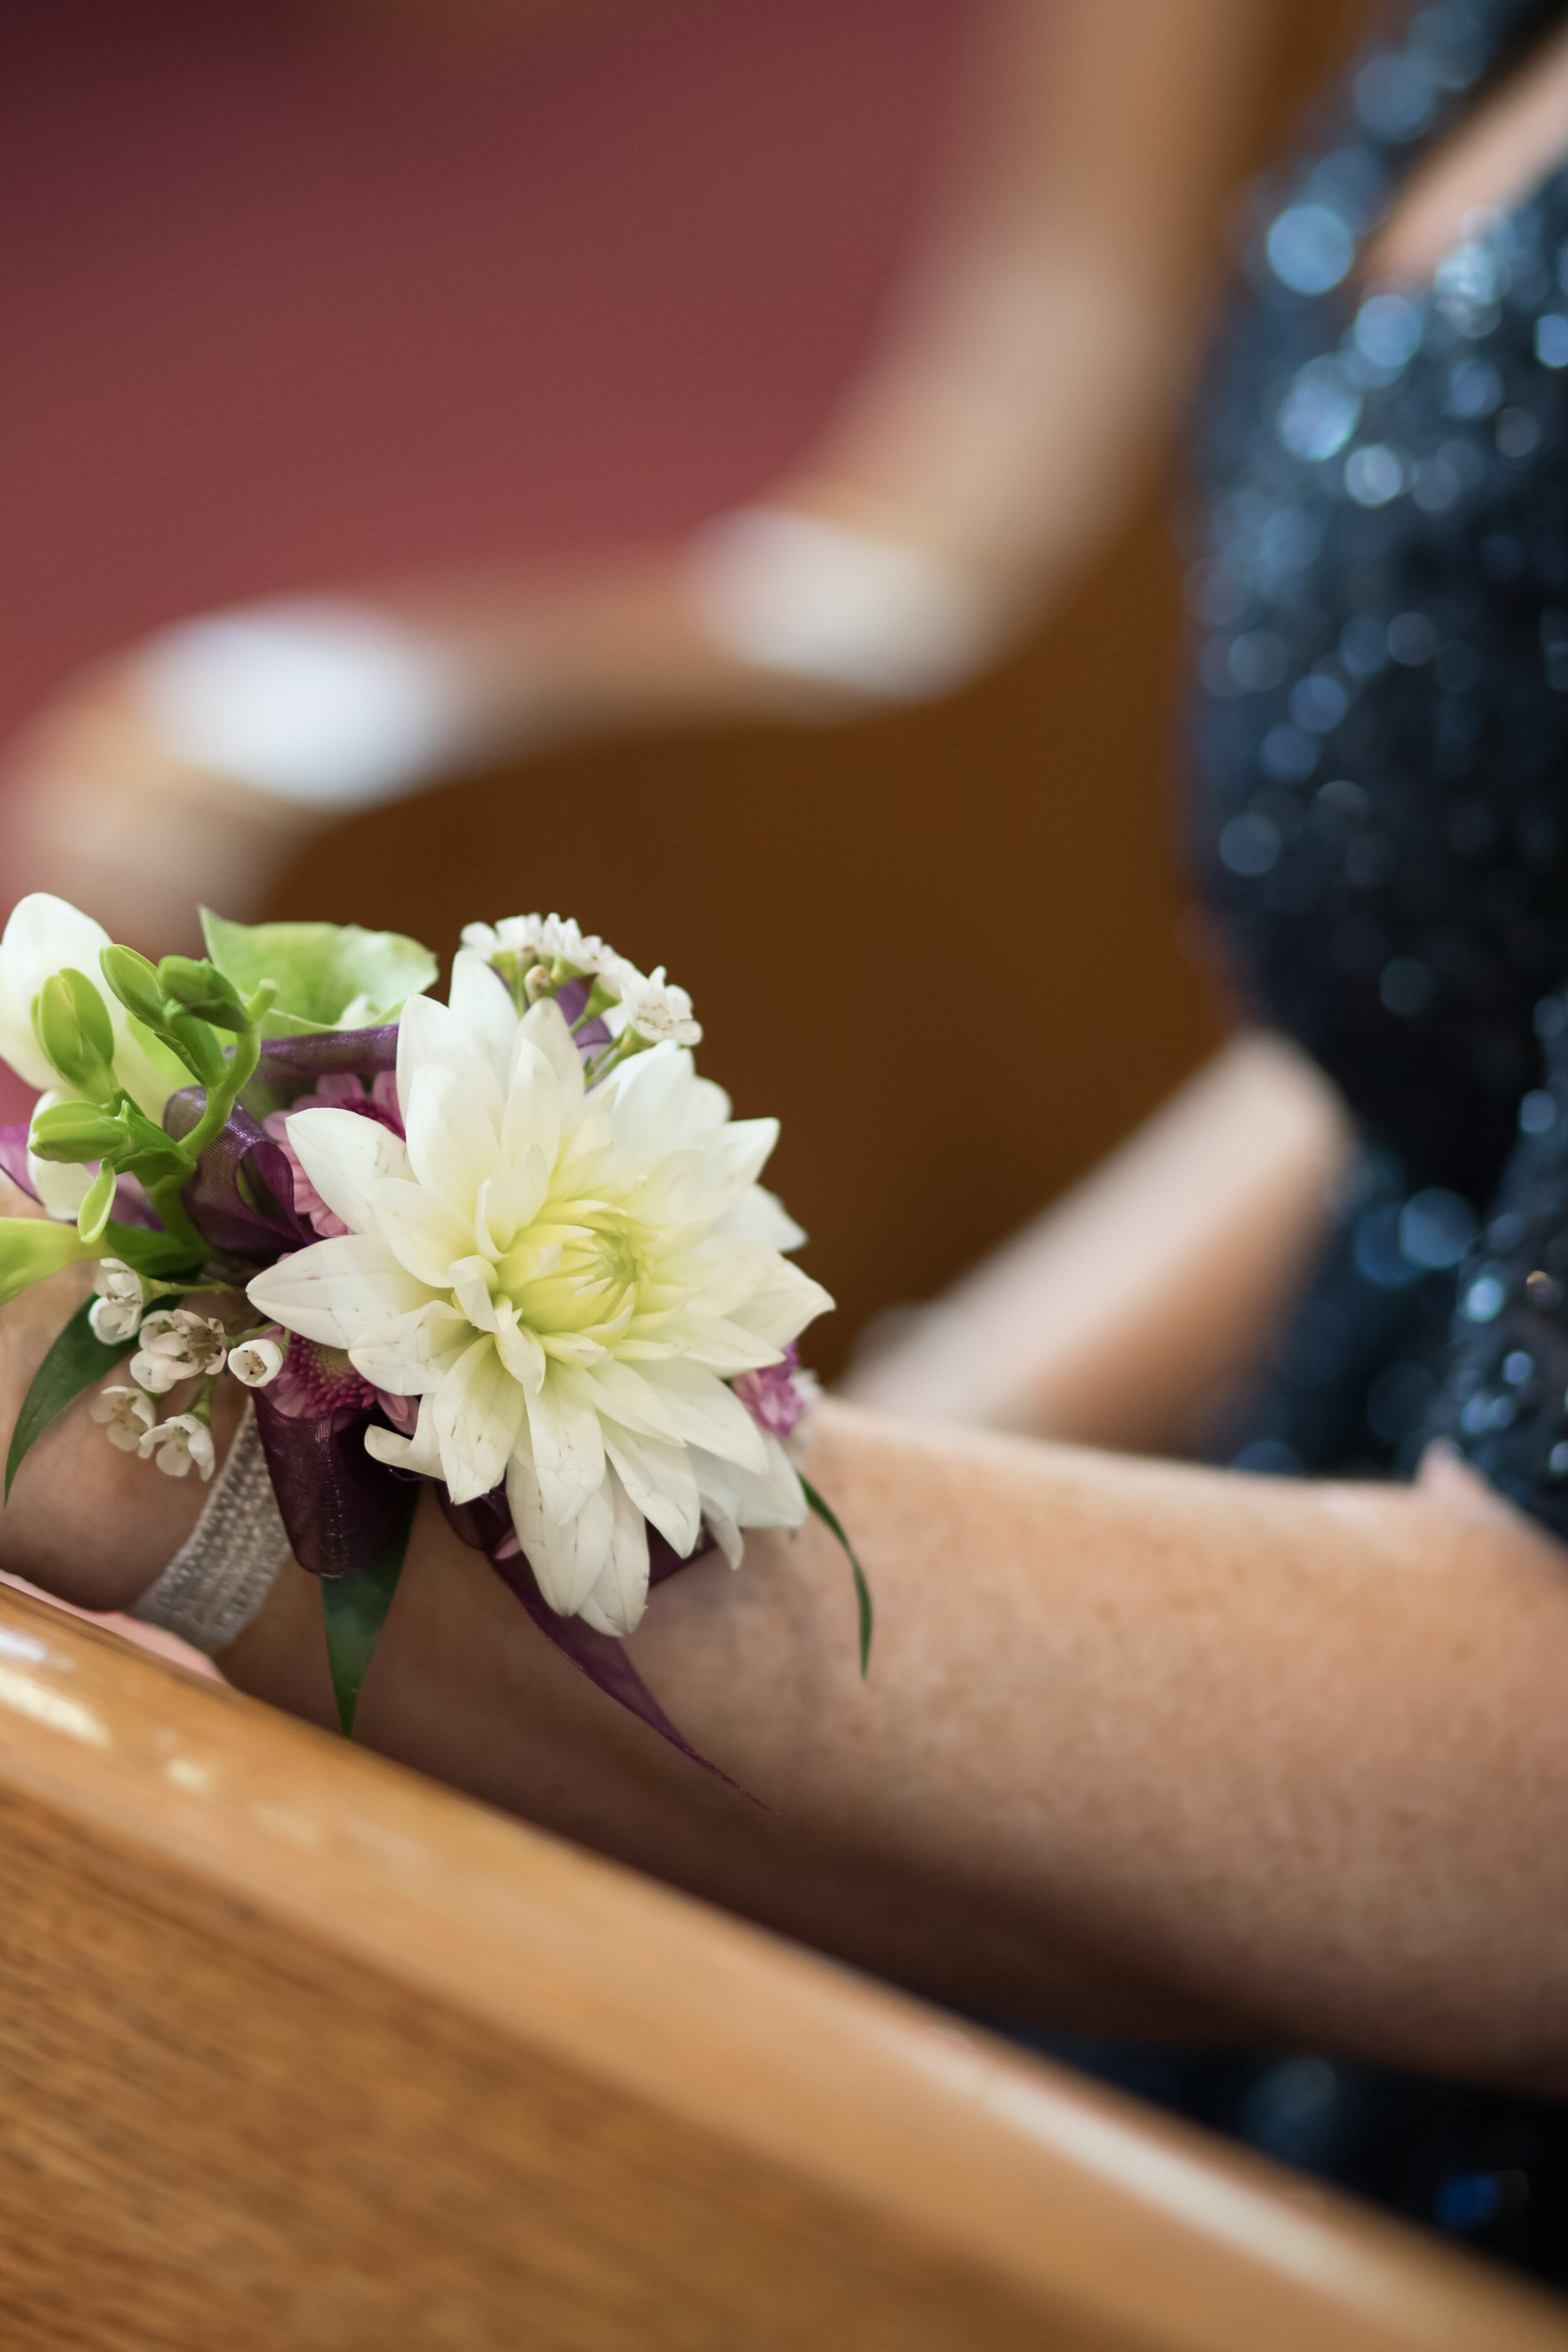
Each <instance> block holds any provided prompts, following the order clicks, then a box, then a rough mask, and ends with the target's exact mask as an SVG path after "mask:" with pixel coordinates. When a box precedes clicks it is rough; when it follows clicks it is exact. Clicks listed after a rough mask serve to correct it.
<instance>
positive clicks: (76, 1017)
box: [33, 967, 115, 1102]
mask: <svg viewBox="0 0 1568 2352" xmlns="http://www.w3.org/2000/svg"><path fill="white" fill-rule="evenodd" d="M33 1029H34V1034H36V1035H37V1041H38V1045H39V1049H40V1051H41V1052H42V1053H43V1054H44V1055H45V1057H46V1058H47V1060H48V1061H49V1062H50V1063H51V1064H52V1065H53V1066H54V1067H55V1068H56V1069H57V1070H58V1072H59V1074H60V1076H61V1077H62V1078H63V1080H64V1081H65V1083H66V1085H67V1086H68V1087H74V1088H75V1089H76V1091H77V1093H78V1094H79V1095H85V1096H86V1097H87V1098H88V1100H89V1102H107V1101H108V1100H109V1098H110V1096H111V1095H112V1094H113V1093H114V1090H115V1082H114V1031H113V1029H112V1028H111V1026H110V1019H109V1009H108V1007H107V1006H106V1005H105V1003H104V1002H103V999H102V997H101V996H100V994H99V992H98V991H97V989H96V988H95V987H94V986H93V984H92V982H91V981H90V980H89V978H88V976H87V974H86V972H84V971H74V970H72V969H71V968H70V967H67V969H66V970H65V971H57V972H51V974H50V975H49V977H48V979H47V980H46V981H45V982H44V984H43V986H42V988H40V989H39V991H38V992H37V996H35V997H34V999H33Z"/></svg>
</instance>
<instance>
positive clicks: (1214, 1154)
mask: <svg viewBox="0 0 1568 2352" xmlns="http://www.w3.org/2000/svg"><path fill="white" fill-rule="evenodd" d="M1350 1150H1351V1130H1350V1126H1349V1121H1348V1119H1347V1118H1346V1115H1345V1113H1344V1110H1343V1108H1342V1105H1341V1104H1340V1102H1339V1099H1338V1097H1336V1095H1335V1094H1334V1092H1333V1089H1332V1088H1331V1086H1330V1085H1329V1083H1328V1081H1327V1080H1326V1079H1325V1078H1324V1077H1323V1076H1321V1073H1320V1072H1319V1071H1318V1070H1316V1069H1315V1068H1314V1067H1313V1066H1312V1065H1311V1064H1310V1062H1309V1061H1308V1060H1307V1059H1306V1057H1305V1056H1304V1055H1302V1054H1301V1053H1300V1051H1299V1049H1298V1048H1297V1047H1296V1046H1294V1045H1290V1044H1289V1042H1288V1041H1287V1040H1285V1039H1283V1038H1280V1037H1276V1036H1273V1035H1271V1034H1268V1033H1267V1032H1263V1031H1253V1032H1249V1033H1246V1034H1243V1035H1242V1036H1240V1037H1237V1038H1236V1039H1235V1040H1234V1041H1233V1042H1232V1043H1231V1044H1230V1045H1227V1046H1226V1047H1225V1048H1224V1050H1223V1051H1222V1052H1221V1053H1219V1054H1217V1055H1215V1057H1214V1059H1213V1060H1212V1061H1211V1062H1209V1063H1208V1064H1206V1065H1205V1067H1204V1068H1203V1069H1202V1070H1200V1071H1199V1072H1198V1073H1197V1075H1196V1076H1194V1078H1192V1079H1190V1080H1189V1081H1188V1082H1187V1084H1186V1085H1185V1086H1184V1087H1182V1088H1181V1090H1180V1091H1179V1092H1178V1093H1177V1094H1176V1095H1174V1096H1173V1097H1172V1098H1171V1100H1170V1101H1169V1102H1168V1103H1165V1104H1163V1106H1162V1107H1161V1108H1160V1109H1159V1110H1158V1111H1156V1112H1155V1113H1154V1114H1153V1116H1152V1118H1149V1119H1148V1120H1147V1121H1146V1122H1145V1124H1144V1125H1143V1126H1142V1128H1140V1129H1138V1130H1137V1132H1136V1133H1135V1134H1134V1135H1132V1136H1131V1137H1130V1138H1129V1139H1128V1140H1127V1142H1126V1143H1125V1144H1123V1145H1122V1146H1121V1149H1120V1150H1118V1151H1117V1152H1116V1153H1114V1154H1113V1155H1112V1157H1111V1158H1110V1159H1109V1160H1106V1161H1104V1162H1103V1163H1102V1165H1101V1166H1100V1168H1098V1169H1096V1170H1095V1171H1093V1173H1092V1174H1091V1175H1089V1177H1088V1178H1086V1179H1085V1181H1083V1183H1081V1184H1080V1185H1079V1186H1078V1187H1076V1189H1075V1190H1074V1191H1073V1192H1070V1193H1068V1196H1067V1197H1066V1199H1065V1200H1063V1201H1061V1202H1058V1203H1057V1204H1056V1205H1055V1206H1054V1207H1053V1208H1051V1209H1049V1210H1047V1212H1046V1213H1045V1214H1044V1215H1043V1216H1041V1217H1040V1218H1038V1219H1037V1221H1036V1222H1035V1223H1033V1224H1032V1225H1029V1226H1027V1227H1026V1229H1025V1231H1024V1232H1023V1233H1021V1234H1017V1235H1016V1237H1015V1239H1014V1240H1012V1241H1011V1242H1008V1243H1006V1244H1005V1245H1004V1246H1003V1247H1002V1248H1001V1249H999V1250H998V1251H996V1252H995V1253H994V1255H993V1256H991V1257H990V1258H988V1259H987V1260H986V1261H985V1262H984V1265H980V1266H978V1267H977V1268H976V1269H975V1270H974V1272H973V1274H970V1275H968V1276H965V1277H964V1279H963V1281H962V1282H960V1283H958V1284H957V1285H956V1286H954V1288H953V1289H952V1291H950V1292H949V1293H948V1294H947V1296H946V1297H943V1298H941V1299H938V1300H937V1301H936V1302H935V1303H934V1304H933V1305H932V1306H931V1307H927V1308H924V1309H922V1310H921V1311H920V1312H919V1313H918V1314H917V1315H916V1316H915V1317H914V1318H911V1319H910V1320H909V1321H907V1322H906V1323H905V1325H904V1328H902V1329H901V1330H899V1331H897V1332H896V1334H895V1336H892V1337H890V1338H889V1339H888V1340H887V1342H886V1343H885V1344H884V1345H883V1346H882V1347H881V1348H878V1347H877V1345H876V1342H875V1336H873V1342H872V1345H871V1347H870V1349H868V1351H866V1352H865V1353H864V1354H863V1356H862V1358H861V1359H860V1360H858V1362H857V1364H856V1365H855V1366H854V1367H853V1368H852V1370H851V1373H850V1377H849V1379H848V1381H847V1383H846V1386H845V1393H846V1394H847V1395H849V1396H850V1397H852V1398H854V1399H855V1400H856V1401H857V1402H860V1403H864V1404H868V1405H870V1406H872V1407H874V1408H875V1409H876V1410H877V1411H879V1412H890V1413H896V1414H899V1415H900V1416H904V1417H907V1418H910V1419H913V1420H919V1421H960V1422H967V1423H977V1424H981V1425H989V1426H992V1427H997V1428H1010V1429H1023V1430H1031V1431H1035V1432H1037V1433H1042V1434H1049V1435H1053V1436H1058V1437H1063V1438H1069V1439H1072V1440H1075V1441H1077V1442H1079V1443H1081V1444H1095V1445H1115V1446H1127V1447H1132V1448H1138V1449H1142V1450H1149V1451H1153V1450H1160V1449H1171V1450H1174V1451H1180V1450H1182V1449H1183V1448H1184V1447H1185V1446H1186V1445H1188V1444H1190V1443H1191V1442H1192V1439H1193V1435H1194V1424H1195V1423H1196V1421H1197V1419H1198V1417H1199V1415H1200V1413H1201V1411H1202V1409H1203V1408H1204V1407H1205V1405H1206V1404H1208V1403H1210V1402H1212V1401H1213V1400H1214V1399H1215V1398H1216V1397H1217V1396H1220V1395H1222V1394H1223V1393H1224V1392H1225V1391H1226V1388H1227V1387H1228V1386H1230V1385H1232V1384H1234V1383H1235V1382H1236V1381H1237V1380H1238V1379H1240V1378H1241V1377H1243V1376H1244V1375H1245V1373H1246V1372H1247V1371H1248V1370H1250V1369H1251V1368H1252V1366H1253V1365H1254V1364H1255V1363H1256V1362H1257V1360H1258V1357H1259V1356H1260V1354H1261V1352H1262V1350H1263V1349H1264V1347H1265V1346H1266V1344H1267V1340H1268V1335H1269V1334H1270V1332H1271V1331H1272V1330H1274V1329H1275V1328H1277V1327H1278V1322H1279V1315H1280V1313H1281V1311H1282V1310H1283V1308H1284V1307H1285V1306H1286V1304H1287V1302H1288V1300H1289V1297H1290V1295H1291V1293H1292V1292H1293V1290H1294V1289H1295V1288H1296V1287H1297V1286H1298V1285H1299V1284H1300V1281H1301V1278H1302V1276H1303V1275H1304V1273H1305V1271H1306V1269H1307V1267H1308V1266H1309V1265H1310V1261H1311V1257H1312V1255H1313V1252H1314V1251H1315V1250H1316V1249H1317V1248H1318V1247H1319V1246H1320V1244H1321V1239H1322V1236H1323V1234H1324V1233H1325V1231H1326V1228H1327V1222H1328V1216H1329V1210H1330V1203H1331V1193H1332V1189H1333V1186H1334V1182H1335V1181H1336V1179H1337V1177H1338V1176H1339V1174H1340V1173H1341V1171H1342V1169H1343V1167H1344V1165H1345V1161H1346V1160H1347V1158H1348V1155H1349V1152H1350Z"/></svg>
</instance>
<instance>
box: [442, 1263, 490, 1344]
mask: <svg viewBox="0 0 1568 2352" xmlns="http://www.w3.org/2000/svg"><path fill="white" fill-rule="evenodd" d="M489 1274H490V1265H489V1259H488V1258H483V1257H459V1258H455V1259H454V1260H453V1262H452V1266H451V1276H452V1295H453V1297H455V1298H456V1300H457V1302H458V1306H459V1307H461V1308H462V1310H463V1313H464V1314H465V1315H466V1316H467V1317H468V1320H469V1322H470V1323H471V1324H472V1325H473V1327H474V1328H475V1330H476V1331H491V1332H493V1331H496V1330H499V1329H500V1323H499V1321H498V1318H497V1315H496V1302H495V1300H494V1298H493V1297H491V1296H490V1286H489V1279H488V1277H489Z"/></svg>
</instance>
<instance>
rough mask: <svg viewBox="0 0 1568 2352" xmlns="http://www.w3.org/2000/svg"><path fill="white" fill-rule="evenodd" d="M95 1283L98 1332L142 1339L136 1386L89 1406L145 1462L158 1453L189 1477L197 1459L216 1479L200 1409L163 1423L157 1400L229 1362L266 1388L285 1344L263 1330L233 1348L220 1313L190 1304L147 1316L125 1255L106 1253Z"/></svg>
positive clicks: (105, 1394) (106, 1392) (134, 1368)
mask: <svg viewBox="0 0 1568 2352" xmlns="http://www.w3.org/2000/svg"><path fill="white" fill-rule="evenodd" d="M92 1286H93V1289H94V1291H95V1292H96V1293H97V1296H96V1297H95V1298H94V1300H93V1303H92V1307H91V1309H90V1312H89V1317H88V1320H89V1323H90V1324H91V1326H92V1330H93V1335H94V1337H95V1338H96V1339H101V1340H102V1341H103V1342H104V1343H105V1345H106V1346H111V1345H113V1344H114V1343H115V1342H116V1341H119V1340H121V1339H137V1340H139V1341H140V1345H139V1347H138V1348H137V1350H136V1353H135V1354H134V1355H133V1356H132V1359H131V1365H130V1370H131V1377H132V1380H133V1381H135V1383H136V1385H135V1387H134V1388H107V1389H103V1390H100V1392H99V1394H98V1395H97V1396H96V1397H94V1399H93V1400H92V1403H91V1405H90V1407H89V1411H90V1412H91V1414H92V1418H93V1419H94V1421H96V1422H100V1423H102V1425H103V1427H104V1428H105V1430H106V1431H107V1433H108V1436H109V1442H110V1444H111V1445H115V1446H118V1447H119V1449H120V1451H121V1453H122V1454H140V1456H141V1458H142V1461H143V1462H147V1461H151V1460H152V1459H153V1458H154V1456H155V1457H156V1460H157V1464H158V1467H159V1469H160V1470H162V1471H163V1472H165V1473H166V1474H167V1475H168V1476H169V1477H171V1478H183V1477H184V1475H185V1474H186V1472H187V1471H188V1470H189V1469H190V1468H191V1467H192V1465H193V1464H194V1465H195V1468H196V1470H197V1472H198V1473H199V1474H200V1475H201V1476H202V1477H203V1478H204V1479H205V1478H210V1477H211V1476H212V1475H213V1469H214V1465H215V1461H216V1456H215V1454H214V1453H213V1441H212V1432H211V1430H210V1429H208V1427H207V1426H206V1423H205V1422H203V1421H201V1420H199V1419H198V1418H197V1416H196V1415H195V1413H194V1412H177V1413H174V1414H172V1415H171V1416H170V1418H169V1419H168V1420H167V1421H160V1420H159V1419H158V1415H157V1411H156V1408H155V1406H154V1402H153V1400H154V1398H157V1397H163V1396H166V1395H167V1394H168V1392H169V1391H170V1390H171V1389H173V1388H176V1387H178V1385H179V1383H180V1382H181V1381H191V1380H205V1379H209V1378H212V1377H214V1376H215V1375H216V1374H217V1373H218V1372H221V1371H223V1370H225V1369H226V1370H229V1371H231V1372H232V1373H233V1374H234V1376H235V1378H236V1380H237V1381H243V1383H244V1384H245V1386H246V1387H247V1388H253V1389H258V1388H265V1387H266V1385H267V1383H268V1381H270V1380H274V1379H276V1377H277V1375H278V1373H279V1371H280V1370H281V1369H282V1365H283V1350H282V1349H281V1348H280V1347H279V1344H278V1342H277V1340H276V1339H268V1338H266V1337H265V1336H258V1337H256V1338H252V1339H242V1340H241V1341H240V1342H239V1344H238V1345H237V1347H234V1348H231V1347H230V1346H229V1344H228V1338H227V1334H226V1332H225V1330H224V1328H223V1325H222V1324H221V1323H220V1322H219V1321H218V1320H217V1318H216V1316H212V1315H198V1314H196V1313H195V1310H194V1309H193V1308H191V1307H174V1308H173V1309H169V1308H165V1307H159V1308H157V1309H156V1310H155V1311H154V1312H153V1314H151V1315H150V1314H148V1313H147V1311H146V1306H147V1301H146V1294H145V1292H144V1291H143V1289H142V1277H141V1276H140V1275H139V1274H137V1273H136V1272H135V1270H134V1268H132V1267H131V1266H129V1265H126V1264H125V1263H124V1261H123V1260H122V1259H121V1258H117V1257H106V1258H100V1260H99V1263H98V1265H97V1268H96V1269H95V1271H94V1274H93V1282H92Z"/></svg>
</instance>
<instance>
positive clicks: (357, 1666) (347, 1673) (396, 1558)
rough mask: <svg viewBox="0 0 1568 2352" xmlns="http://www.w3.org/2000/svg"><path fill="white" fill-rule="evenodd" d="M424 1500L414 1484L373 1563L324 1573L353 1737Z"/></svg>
mask: <svg viewBox="0 0 1568 2352" xmlns="http://www.w3.org/2000/svg"><path fill="white" fill-rule="evenodd" d="M418 1500H419V1490H418V1488H417V1487H416V1486H410V1487H409V1489H408V1508H407V1510H406V1511H405V1514H404V1517H403V1523H402V1525H401V1527H400V1528H398V1529H397V1532H396V1533H395V1535H394V1537H393V1538H392V1540H391V1542H390V1543H389V1544H388V1545H387V1547H386V1549H385V1550H384V1552H383V1554H382V1556H381V1558H380V1559H378V1560H377V1561H376V1562H375V1564H374V1567H371V1568H367V1569H366V1570H364V1571H363V1574H362V1575H360V1576H323V1577H322V1579H321V1615H322V1618H323V1620H324V1622H325V1624H326V1628H327V1664H328V1665H329V1666H330V1667H331V1675H332V1693H333V1696H335V1698H336V1699H337V1702H338V1721H339V1722H340V1723H341V1724H342V1727H343V1738H345V1739H352V1738H353V1729H354V1714H355V1711H356V1710H357V1708H358V1706H359V1695H360V1691H361V1688H362V1687H363V1683H364V1678H365V1675H367V1674H368V1673H369V1671H370V1662H371V1660H372V1658H373V1657H374V1655H375V1645H376V1643H378V1642H379V1641H380V1639H381V1629H382V1627H383V1626H384V1624H385V1622H386V1612H387V1611H388V1610H389V1609H390V1608H391V1606H392V1596H393V1594H394V1593H395V1591H396V1590H397V1580H398V1578H399V1577H400V1576H401V1575H402V1573H403V1562H404V1559H405V1555H406V1553H407V1550H408V1537H409V1533H410V1530H411V1529H412V1528H413V1526H414V1507H415V1505H416V1503H417V1502H418Z"/></svg>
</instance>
